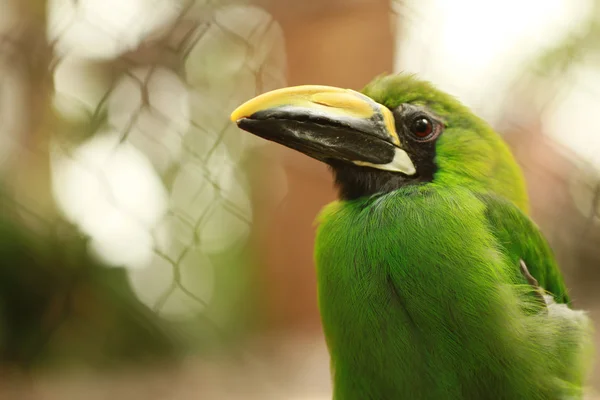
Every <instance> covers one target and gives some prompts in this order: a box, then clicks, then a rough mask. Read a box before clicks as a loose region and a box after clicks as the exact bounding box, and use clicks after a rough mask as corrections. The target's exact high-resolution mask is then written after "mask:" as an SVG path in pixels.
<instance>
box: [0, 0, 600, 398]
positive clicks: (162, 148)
mask: <svg viewBox="0 0 600 400" xmlns="http://www.w3.org/2000/svg"><path fill="white" fill-rule="evenodd" d="M398 71H410V72H416V73H419V74H420V75H421V76H422V77H423V78H425V79H429V80H431V81H432V82H434V83H435V84H437V85H438V86H439V87H440V88H442V89H444V90H446V91H448V92H451V93H452V94H454V95H456V96H458V97H459V98H460V99H461V100H462V101H463V102H464V103H465V104H467V105H469V106H470V107H472V108H473V109H474V110H475V111H476V112H477V113H478V114H479V115H481V116H482V117H484V118H485V119H487V120H488V121H489V122H490V123H491V124H492V125H493V126H494V127H495V128H496V129H497V130H498V132H500V133H501V134H502V135H503V136H504V137H505V138H506V140H507V141H508V143H509V144H510V145H511V147H512V148H513V150H514V152H515V154H516V156H517V158H518V160H519V162H520V164H521V165H522V167H523V169H524V171H525V174H526V178H527V181H528V184H529V192H530V196H531V202H532V214H533V217H534V219H535V220H536V222H537V223H538V224H539V225H540V227H541V228H542V230H543V232H544V233H545V235H546V236H547V238H548V239H549V241H550V242H551V244H552V246H553V248H554V249H555V252H556V254H557V256H558V258H559V261H560V265H561V266H562V269H563V272H564V274H565V278H566V280H567V283H568V286H569V287H570V289H571V296H572V298H573V299H574V305H575V307H577V308H583V309H587V310H589V312H590V314H591V316H592V318H594V319H595V320H596V321H600V124H599V123H598V120H597V118H596V117H597V116H598V114H597V113H598V112H600V1H598V0H504V1H490V2H480V1H476V0H454V1H444V0H420V1H417V0H405V1H399V0H398V1H390V0H328V1H319V0H310V1H309V0H306V1H303V2H301V1H291V0H261V1H254V2H253V1H245V2H236V1H227V0H222V1H218V0H213V1H208V0H207V1H201V0H198V1H193V0H127V1H120V0H47V1H46V0H0V398H2V399H28V400H29V399H32V400H33V399H44V400H46V399H61V400H63V399H90V400H94V399H107V398H110V399H114V400H117V399H173V400H180V399H181V400H183V399H209V400H212V399H298V400H299V399H307V400H317V399H319V400H320V399H329V398H330V395H331V388H330V382H329V365H328V355H327V351H326V348H325V344H324V340H323V337H322V333H321V328H320V322H319V315H318V311H317V304H316V285H315V274H314V266H313V261H312V246H313V238H314V229H315V227H314V225H313V221H314V218H315V216H316V214H317V212H318V211H319V209H320V208H321V207H322V206H323V205H325V204H326V203H328V202H329V201H331V200H333V199H334V198H335V191H334V189H333V186H332V180H331V177H330V175H329V173H328V171H327V169H326V167H324V166H323V165H321V164H319V163H318V162H316V161H313V160H311V159H309V158H308V157H305V156H302V155H300V154H298V153H295V152H293V151H291V150H288V149H286V148H283V147H281V146H277V145H275V144H271V143H267V142H262V141H260V140H258V139H256V138H254V137H252V136H251V135H248V134H244V133H243V132H242V131H240V130H238V129H237V127H236V126H235V125H234V124H232V123H231V122H230V121H229V118H228V117H229V114H230V112H231V111H232V110H233V109H234V108H235V107H236V106H237V105H239V104H240V103H242V102H243V101H245V100H247V99H249V98H251V97H253V96H255V95H257V94H259V93H262V92H264V91H267V90H271V89H275V88H279V87H282V86H286V85H299V84H324V85H334V86H341V87H347V88H352V89H356V90H360V89H361V88H362V87H363V86H364V85H365V84H366V83H367V82H369V81H370V80H371V79H372V78H373V77H374V76H376V75H378V74H381V73H384V72H388V73H389V72H398ZM597 343H598V345H597V346H598V349H600V336H598V340H597ZM599 359H600V358H599ZM590 385H591V386H594V387H595V388H596V390H600V368H598V366H597V367H596V369H595V371H594V372H593V373H592V376H591V377H590Z"/></svg>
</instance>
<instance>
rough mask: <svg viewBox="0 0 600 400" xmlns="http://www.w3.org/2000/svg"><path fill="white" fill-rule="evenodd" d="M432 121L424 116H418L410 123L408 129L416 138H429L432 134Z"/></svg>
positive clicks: (433, 128)
mask: <svg viewBox="0 0 600 400" xmlns="http://www.w3.org/2000/svg"><path fill="white" fill-rule="evenodd" d="M434 130H435V127H434V126H433V122H432V121H431V120H430V119H429V118H427V117H424V116H419V117H417V118H415V120H414V121H413V122H412V124H411V125H410V131H411V132H412V134H413V135H415V137H416V138H417V139H420V140H424V139H429V138H430V137H431V135H432V134H434Z"/></svg>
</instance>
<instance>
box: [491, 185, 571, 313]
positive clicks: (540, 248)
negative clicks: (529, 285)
mask: <svg viewBox="0 0 600 400" xmlns="http://www.w3.org/2000/svg"><path fill="white" fill-rule="evenodd" d="M479 197H480V199H481V200H482V201H483V203H484V204H485V205H486V207H487V209H486V217H487V220H488V223H489V226H490V229H491V230H492V232H493V234H494V236H496V239H497V240H498V243H499V244H500V246H501V247H502V249H501V250H503V252H504V253H505V254H506V255H507V256H508V257H510V259H511V261H512V262H513V263H514V265H515V271H519V269H520V265H521V260H522V261H523V262H524V263H525V265H526V266H527V269H528V271H529V273H530V274H531V275H532V276H533V277H534V278H535V279H536V280H537V281H538V284H539V286H540V287H541V288H543V289H544V290H546V291H547V292H549V293H550V294H552V295H553V297H554V301H556V302H557V303H568V302H569V297H568V294H567V289H566V286H565V283H564V280H563V276H562V274H561V272H560V269H559V268H558V265H557V263H556V259H555V257H554V253H553V252H552V250H551V249H550V246H549V245H548V242H547V241H546V239H545V238H544V236H543V235H542V233H541V232H540V230H539V228H538V227H537V226H536V225H535V224H534V223H533V221H532V220H531V219H530V218H529V217H528V216H527V215H526V214H524V213H523V212H522V211H521V210H520V209H518V208H517V207H516V206H515V205H513V204H512V203H511V202H510V201H508V200H505V199H503V198H501V197H499V196H496V195H493V194H482V195H479ZM524 280H525V279H524Z"/></svg>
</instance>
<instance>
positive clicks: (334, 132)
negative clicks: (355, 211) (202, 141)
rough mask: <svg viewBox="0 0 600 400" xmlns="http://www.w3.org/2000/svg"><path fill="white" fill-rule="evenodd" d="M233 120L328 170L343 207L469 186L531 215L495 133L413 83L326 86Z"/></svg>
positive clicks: (391, 79)
mask: <svg viewBox="0 0 600 400" xmlns="http://www.w3.org/2000/svg"><path fill="white" fill-rule="evenodd" d="M231 119H232V120H233V121H235V122H237V124H238V126H239V127H240V128H241V129H243V130H246V131H248V132H250V133H252V134H255V135H257V136H260V137H262V138H264V139H267V140H271V141H274V142H277V143H280V144H283V145H284V146H287V147H290V148H292V149H294V150H297V151H300V152H302V153H304V154H306V155H308V156H310V157H313V158H315V159H317V160H320V161H322V162H325V163H327V164H328V165H330V166H331V168H332V170H333V173H334V175H335V180H336V183H337V185H338V187H339V189H340V197H341V198H342V199H354V198H358V197H363V196H369V195H372V194H376V193H386V192H390V191H393V190H396V189H399V188H400V187H403V186H406V185H415V184H424V183H431V184H436V185H462V186H466V187H469V188H471V189H473V190H475V191H488V192H494V193H496V194H498V195H501V196H504V197H506V198H508V199H510V200H512V201H513V202H514V203H515V204H516V205H518V206H519V207H521V208H522V209H524V210H526V209H527V196H526V191H525V187H524V183H523V179H522V175H521V171H520V169H519V167H518V166H517V164H516V162H515V160H514V158H513V156H512V154H511V153H510V151H509V150H508V147H507V146H506V144H505V143H504V142H503V140H502V139H501V138H500V136H499V135H497V134H496V133H495V132H494V131H493V130H492V129H491V128H490V126H489V125H488V124H487V123H485V122H484V121H483V120H481V119H480V118H478V117H477V116H475V115H474V114H473V113H472V112H471V111H470V110H469V109H468V108H466V107H465V106H463V105H462V104H460V103H459V102H458V101H457V100H456V99H455V98H453V97H452V96H450V95H448V94H446V93H444V92H442V91H440V90H438V89H436V88H435V87H434V86H433V85H431V84H430V83H428V82H425V81H421V80H418V79H416V78H415V77H414V76H412V75H407V74H399V75H390V76H385V77H379V78H377V79H375V80H374V81H372V82H371V83H369V84H368V85H367V86H366V87H365V88H364V89H363V90H362V93H359V92H356V91H353V90H349V89H340V88H334V87H329V86H297V87H290V88H285V89H279V90H274V91H271V92H268V93H265V94H263V95H260V96H258V97H255V98H254V99H251V100H249V101H248V102H246V103H244V104H243V105H241V106H240V107H238V108H237V109H236V110H235V111H234V112H233V113H232V114H231Z"/></svg>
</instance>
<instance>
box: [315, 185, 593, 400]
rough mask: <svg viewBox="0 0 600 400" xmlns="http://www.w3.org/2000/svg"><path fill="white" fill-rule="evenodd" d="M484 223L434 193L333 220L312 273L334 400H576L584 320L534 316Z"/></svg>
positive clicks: (353, 206)
mask: <svg viewBox="0 0 600 400" xmlns="http://www.w3.org/2000/svg"><path fill="white" fill-rule="evenodd" d="M486 214H487V205H486V204H485V203H484V202H483V201H481V199H480V198H479V197H478V196H476V195H474V194H473V193H472V192H471V191H469V190H468V189H464V188H460V187H445V186H441V185H437V184H429V185H423V186H414V187H406V188H402V189H399V190H397V191H395V192H392V193H389V194H386V195H382V196H375V197H372V198H368V199H360V200H355V201H348V202H336V203H334V204H332V205H330V206H329V207H327V208H326V210H325V211H324V212H323V214H322V215H321V217H320V222H321V225H320V227H319V230H318V237H317V246H316V261H317V265H318V285H319V286H318V289H319V305H320V309H321V314H322V319H323V326H324V330H325V335H326V338H327V344H328V347H329V350H330V353H331V358H332V370H333V376H334V388H335V399H343V400H350V399H363V400H366V399H393V398H406V399H415V400H416V399H485V398H494V399H523V400H528V399H560V398H565V397H564V396H567V395H568V396H578V395H580V390H581V384H582V379H583V376H584V370H585V368H584V367H585V365H586V364H585V363H584V362H583V361H584V359H585V356H586V354H589V348H588V346H589V345H588V344H587V342H586V338H587V333H588V329H589V327H588V324H587V318H586V317H585V315H584V314H581V313H576V312H574V311H570V312H569V311H567V312H554V308H556V307H560V306H559V305H553V306H552V307H553V308H552V312H549V313H548V314H546V313H541V312H539V303H535V302H534V301H533V300H532V297H530V296H527V294H528V291H529V287H528V286H527V285H523V284H521V285H519V284H518V283H517V282H515V281H516V279H515V277H516V273H515V271H518V264H517V263H515V257H514V255H513V254H510V253H508V252H506V250H507V249H509V248H510V247H507V246H506V245H505V244H502V243H501V242H500V241H499V240H498V238H497V237H496V236H495V235H494V234H493V232H492V231H491V230H490V229H489V223H490V219H488V217H487V215H486ZM536 307H537V308H538V312H536V313H533V314H531V313H527V312H524V311H523V310H524V309H536ZM562 307H564V306H562ZM555 314H556V315H555ZM571 314H573V315H571Z"/></svg>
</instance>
